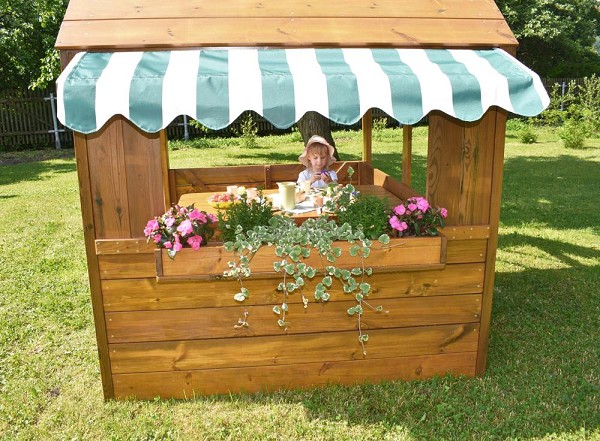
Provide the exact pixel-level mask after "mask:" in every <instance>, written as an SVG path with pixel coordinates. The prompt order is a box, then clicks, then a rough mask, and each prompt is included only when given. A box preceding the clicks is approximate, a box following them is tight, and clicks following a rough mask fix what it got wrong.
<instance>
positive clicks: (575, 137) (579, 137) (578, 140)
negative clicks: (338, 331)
mask: <svg viewBox="0 0 600 441" xmlns="http://www.w3.org/2000/svg"><path fill="white" fill-rule="evenodd" d="M587 132H588V130H587V127H586V124H585V123H584V122H582V121H579V120H576V119H573V118H570V119H568V120H567V121H565V123H564V125H563V127H562V129H561V130H560V133H559V135H560V137H561V139H562V140H563V144H564V146H565V147H566V148H568V149H582V148H583V146H584V141H585V138H586V136H587Z"/></svg>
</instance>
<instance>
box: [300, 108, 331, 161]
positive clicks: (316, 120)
mask: <svg viewBox="0 0 600 441" xmlns="http://www.w3.org/2000/svg"><path fill="white" fill-rule="evenodd" d="M296 125H297V126H298V130H299V131H300V134H301V135H302V141H303V142H304V145H306V143H307V142H308V140H309V139H310V137H311V136H313V135H319V136H322V137H323V138H325V139H326V140H327V142H328V143H329V144H331V145H332V146H333V150H334V153H333V156H334V157H335V159H336V161H339V160H340V155H339V154H338V151H337V148H336V147H335V140H334V139H333V136H331V129H330V128H329V120H328V119H327V118H325V117H324V116H323V115H321V114H320V113H318V112H306V113H305V114H304V116H303V117H302V118H300V119H299V120H298V122H297V123H296Z"/></svg>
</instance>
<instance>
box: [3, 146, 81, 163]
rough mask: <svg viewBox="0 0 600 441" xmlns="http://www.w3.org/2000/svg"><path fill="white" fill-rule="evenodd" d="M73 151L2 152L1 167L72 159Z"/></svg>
mask: <svg viewBox="0 0 600 441" xmlns="http://www.w3.org/2000/svg"><path fill="white" fill-rule="evenodd" d="M74 156H75V155H74V150H73V149H60V150H59V149H44V150H23V151H18V152H0V166H3V165H14V164H22V163H24V162H36V161H47V160H49V159H63V158H65V159H72V158H74Z"/></svg>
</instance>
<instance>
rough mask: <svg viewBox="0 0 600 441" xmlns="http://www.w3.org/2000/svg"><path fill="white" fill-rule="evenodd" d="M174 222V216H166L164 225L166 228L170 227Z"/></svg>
mask: <svg viewBox="0 0 600 441" xmlns="http://www.w3.org/2000/svg"><path fill="white" fill-rule="evenodd" d="M174 223H175V218H174V217H173V216H168V217H167V218H166V219H165V225H166V226H167V228H171V227H172V226H173V224H174Z"/></svg>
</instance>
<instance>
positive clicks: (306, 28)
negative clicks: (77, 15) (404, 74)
mask: <svg viewBox="0 0 600 441" xmlns="http://www.w3.org/2000/svg"><path fill="white" fill-rule="evenodd" d="M338 9H343V8H338ZM399 9H400V8H399ZM115 29H118V32H115ZM357 29H360V30H361V31H360V32H357ZM516 44H517V41H516V39H515V38H514V36H513V34H512V32H511V30H510V28H509V27H508V25H507V24H506V22H505V21H504V20H503V19H471V18H448V19H443V20H440V19H437V18H419V17H411V18H404V17H399V18H397V17H393V18H389V17H382V18H375V17H360V18H355V17H340V18H336V19H335V21H332V19H331V18H329V17H315V18H306V17H298V18H295V17H266V18H264V17H256V18H255V17H211V18H204V17H199V18H190V17H182V18H171V17H166V18H164V17H160V18H148V19H144V20H139V19H133V18H125V19H119V20H114V21H113V20H87V21H69V20H66V21H63V23H62V26H61V28H60V31H59V34H58V37H57V40H56V47H57V48H58V49H60V50H64V49H85V50H108V51H112V50H121V49H174V48H191V47H199V46H204V47H244V46H247V47H340V46H342V47H405V48H423V47H429V48H432V47H436V48H475V47H476V48H481V47H503V46H515V45H516Z"/></svg>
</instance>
